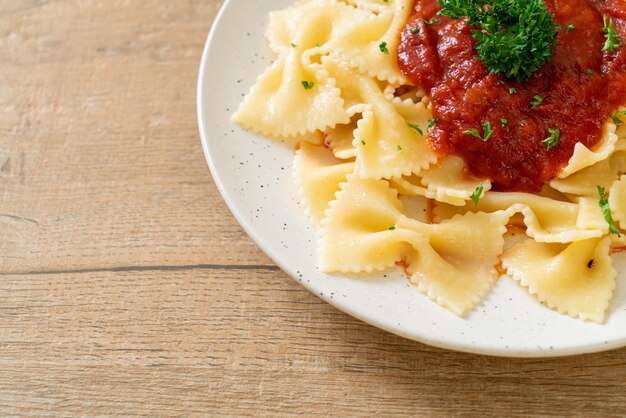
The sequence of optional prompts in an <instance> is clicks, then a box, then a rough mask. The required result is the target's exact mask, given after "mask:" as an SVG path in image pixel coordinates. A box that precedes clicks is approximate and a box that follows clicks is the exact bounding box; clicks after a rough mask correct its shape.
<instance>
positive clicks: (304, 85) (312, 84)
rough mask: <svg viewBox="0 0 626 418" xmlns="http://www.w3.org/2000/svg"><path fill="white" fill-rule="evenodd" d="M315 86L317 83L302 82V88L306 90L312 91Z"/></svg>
mask: <svg viewBox="0 0 626 418" xmlns="http://www.w3.org/2000/svg"><path fill="white" fill-rule="evenodd" d="M314 85H315V83H314V82H313V81H303V82H302V87H304V89H305V90H311V89H312V88H313V86H314Z"/></svg>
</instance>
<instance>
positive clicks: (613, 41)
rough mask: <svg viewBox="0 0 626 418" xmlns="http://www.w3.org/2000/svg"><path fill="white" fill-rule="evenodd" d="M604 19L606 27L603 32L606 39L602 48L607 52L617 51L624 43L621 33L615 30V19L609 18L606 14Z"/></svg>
mask: <svg viewBox="0 0 626 418" xmlns="http://www.w3.org/2000/svg"><path fill="white" fill-rule="evenodd" d="M603 19H604V28H602V32H604V37H605V38H606V41H605V42H604V47H603V48H602V50H603V51H605V52H607V51H608V52H610V53H615V51H617V48H619V47H621V46H622V45H624V43H623V42H622V40H621V39H620V37H619V35H618V34H617V33H616V32H615V26H614V24H613V19H611V18H608V17H606V16H604V17H603Z"/></svg>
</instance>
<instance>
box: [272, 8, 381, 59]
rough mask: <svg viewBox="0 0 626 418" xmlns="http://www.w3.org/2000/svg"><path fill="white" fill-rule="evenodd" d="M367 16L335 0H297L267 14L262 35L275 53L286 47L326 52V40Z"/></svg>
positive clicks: (366, 18)
mask: <svg viewBox="0 0 626 418" xmlns="http://www.w3.org/2000/svg"><path fill="white" fill-rule="evenodd" d="M370 16H371V13H370V12H367V11H363V10H358V9H356V8H354V7H351V6H349V5H347V4H345V3H342V2H339V1H335V0H308V1H301V2H298V3H296V4H295V5H293V6H291V7H288V8H286V9H283V10H278V11H275V12H272V13H270V15H269V25H268V27H267V30H266V32H265V37H266V39H267V42H268V44H269V46H270V48H271V49H272V51H274V52H275V53H276V54H278V55H280V54H282V53H284V52H286V51H289V50H290V49H297V50H299V51H301V52H306V51H308V50H311V49H315V50H317V52H318V53H324V52H325V53H327V51H328V48H326V47H325V45H326V44H327V43H328V42H329V41H332V40H333V39H335V38H336V37H337V36H340V34H341V33H343V32H345V31H346V30H348V28H349V27H351V26H352V25H354V24H356V23H357V22H362V21H367V20H368V19H369V18H370Z"/></svg>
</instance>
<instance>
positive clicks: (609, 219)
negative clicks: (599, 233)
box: [598, 186, 622, 237]
mask: <svg viewBox="0 0 626 418" xmlns="http://www.w3.org/2000/svg"><path fill="white" fill-rule="evenodd" d="M598 193H599V194H600V201H599V202H598V205H599V206H600V209H602V216H604V220H605V221H606V223H608V224H609V232H610V233H611V234H613V235H617V236H618V237H621V236H622V235H621V234H620V232H619V229H618V228H617V224H616V223H615V220H614V219H613V215H612V214H611V205H610V204H609V200H608V199H607V197H606V189H605V188H604V187H600V186H598Z"/></svg>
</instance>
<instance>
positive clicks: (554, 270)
mask: <svg viewBox="0 0 626 418" xmlns="http://www.w3.org/2000/svg"><path fill="white" fill-rule="evenodd" d="M412 3H413V2H412V1H411V0H301V1H299V2H297V3H296V4H295V5H294V6H292V7H290V8H287V9H285V10H281V11H277V12H273V13H272V14H271V15H270V22H269V27H268V30H267V32H266V38H267V41H268V43H269V45H270V48H271V49H272V51H274V53H275V54H276V55H277V58H276V60H275V61H274V62H273V63H272V65H271V66H270V67H269V68H268V69H267V70H266V72H265V73H264V74H263V75H261V76H260V77H259V78H258V80H257V83H256V85H255V86H254V87H253V88H252V89H251V90H250V93H249V94H248V95H247V96H246V98H245V99H244V102H243V104H242V105H241V107H240V108H239V110H238V111H237V112H236V113H235V114H234V116H233V120H234V121H235V122H238V123H239V124H241V125H243V126H244V127H246V128H248V129H251V130H253V131H255V132H258V133H261V134H264V135H267V136H272V137H278V138H283V140H284V138H291V139H290V141H292V142H293V143H299V145H298V147H297V151H296V154H295V159H294V177H295V181H296V184H297V185H298V188H299V192H300V195H301V197H302V201H303V204H304V206H305V208H306V211H307V213H308V214H309V215H310V217H311V219H312V221H313V223H314V224H315V225H316V226H317V227H318V230H319V242H318V257H319V265H320V268H321V269H322V270H323V271H325V272H329V273H334V272H341V273H372V272H379V271H383V270H385V269H388V268H393V267H394V266H396V265H398V264H401V265H402V266H403V267H404V268H405V271H406V273H407V275H408V279H409V281H410V282H411V283H412V284H413V285H414V286H415V287H416V288H417V289H418V290H419V291H421V292H422V293H424V294H425V295H426V296H427V297H429V298H430V299H432V300H433V301H435V302H436V303H438V304H439V305H441V306H443V307H445V308H447V309H449V310H450V311H451V312H453V313H455V314H457V315H464V314H466V313H467V312H469V311H471V309H472V308H474V307H475V306H477V305H478V304H480V303H481V301H482V300H483V299H484V297H485V296H486V295H487V294H488V292H489V290H490V289H491V288H492V286H493V285H494V283H495V282H496V281H497V280H498V277H499V273H498V270H497V268H496V266H497V265H498V264H499V263H500V262H501V263H502V266H503V267H504V268H505V269H506V272H507V274H508V275H510V276H512V277H513V278H514V279H515V280H516V281H517V282H519V283H520V284H521V285H522V286H523V287H524V288H526V289H527V290H528V292H529V293H530V294H532V295H534V296H535V297H536V298H537V299H538V300H539V301H540V302H542V303H544V304H545V305H547V306H548V307H549V308H552V309H555V310H556V311H558V312H560V313H563V314H566V315H569V316H572V317H574V318H579V319H582V320H588V321H594V322H603V321H604V319H605V316H606V312H607V310H608V308H609V305H610V300H611V297H612V294H613V291H614V289H615V277H616V274H617V273H616V271H615V269H614V268H613V266H612V259H611V257H610V251H611V246H625V245H626V235H625V234H622V233H621V231H623V230H624V228H626V175H624V173H625V171H626V124H617V125H616V123H614V122H619V121H616V120H615V118H613V119H612V120H610V121H609V122H608V123H607V124H606V126H605V128H604V131H603V137H602V140H601V141H600V142H599V143H598V145H596V146H595V147H593V148H592V149H589V148H587V147H585V146H584V145H582V144H581V143H578V144H577V145H576V146H575V149H574V152H573V155H572V157H571V158H570V159H569V161H568V163H567V164H566V165H565V166H564V167H563V168H562V170H561V171H560V172H559V173H558V175H557V176H556V178H554V179H552V180H551V181H549V182H548V184H546V185H544V188H543V190H542V191H541V193H538V194H530V193H518V192H515V193H513V192H506V193H505V192H495V191H492V190H491V189H492V184H491V182H490V181H489V179H477V178H473V177H471V176H468V175H467V173H468V168H467V166H466V164H465V162H464V160H463V159H462V158H461V157H457V156H454V155H449V156H447V157H444V158H441V159H439V158H438V157H437V155H436V154H435V153H434V152H433V151H432V150H431V148H430V146H429V144H428V141H429V129H430V128H432V122H433V120H432V119H431V118H432V116H431V108H432V105H433V103H435V102H433V101H432V100H434V99H431V98H429V97H427V96H426V93H425V91H424V89H422V88H421V87H419V86H413V85H411V84H410V83H409V82H408V81H407V79H406V78H405V76H404V75H402V74H401V73H400V70H399V68H398V66H397V63H396V53H397V49H398V43H399V36H398V34H399V33H400V30H401V28H402V27H403V26H404V24H405V23H406V20H407V18H408V15H409V13H410V11H411V9H412ZM503 123H504V122H503ZM503 126H504V125H503ZM470 138H471V137H468V139H470ZM481 139H483V140H486V138H481ZM620 176H621V178H620ZM494 187H495V186H494ZM601 188H604V190H605V191H607V192H608V193H607V196H602V199H603V200H602V201H600V200H599V199H600V197H601V196H600V192H601V191H603V190H602V189H601ZM401 195H402V198H403V199H415V198H419V199H427V200H430V203H432V204H433V205H434V210H433V212H432V217H429V216H427V218H428V219H427V222H424V221H423V220H417V219H414V218H411V217H410V216H408V215H407V212H405V211H404V208H403V205H402V201H401V200H400V198H399V196H401ZM407 196H412V197H411V198H408V197H407ZM605 197H606V198H608V201H607V202H605V201H604V198H605ZM600 203H602V207H601V205H600ZM613 218H614V219H615V221H616V226H618V227H621V228H622V229H621V230H620V236H619V237H618V236H617V234H616V233H615V232H617V231H615V230H612V229H611V230H610V229H609V222H610V221H612V219H613ZM430 221H432V223H431V222H430ZM510 224H514V225H515V224H519V225H520V226H521V225H522V224H523V225H524V226H525V230H524V231H525V238H524V239H523V240H522V241H521V242H518V243H516V244H515V243H508V244H507V240H506V239H505V235H506V232H507V225H510ZM610 232H613V234H610ZM505 248H508V249H507V250H506V251H505Z"/></svg>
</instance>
